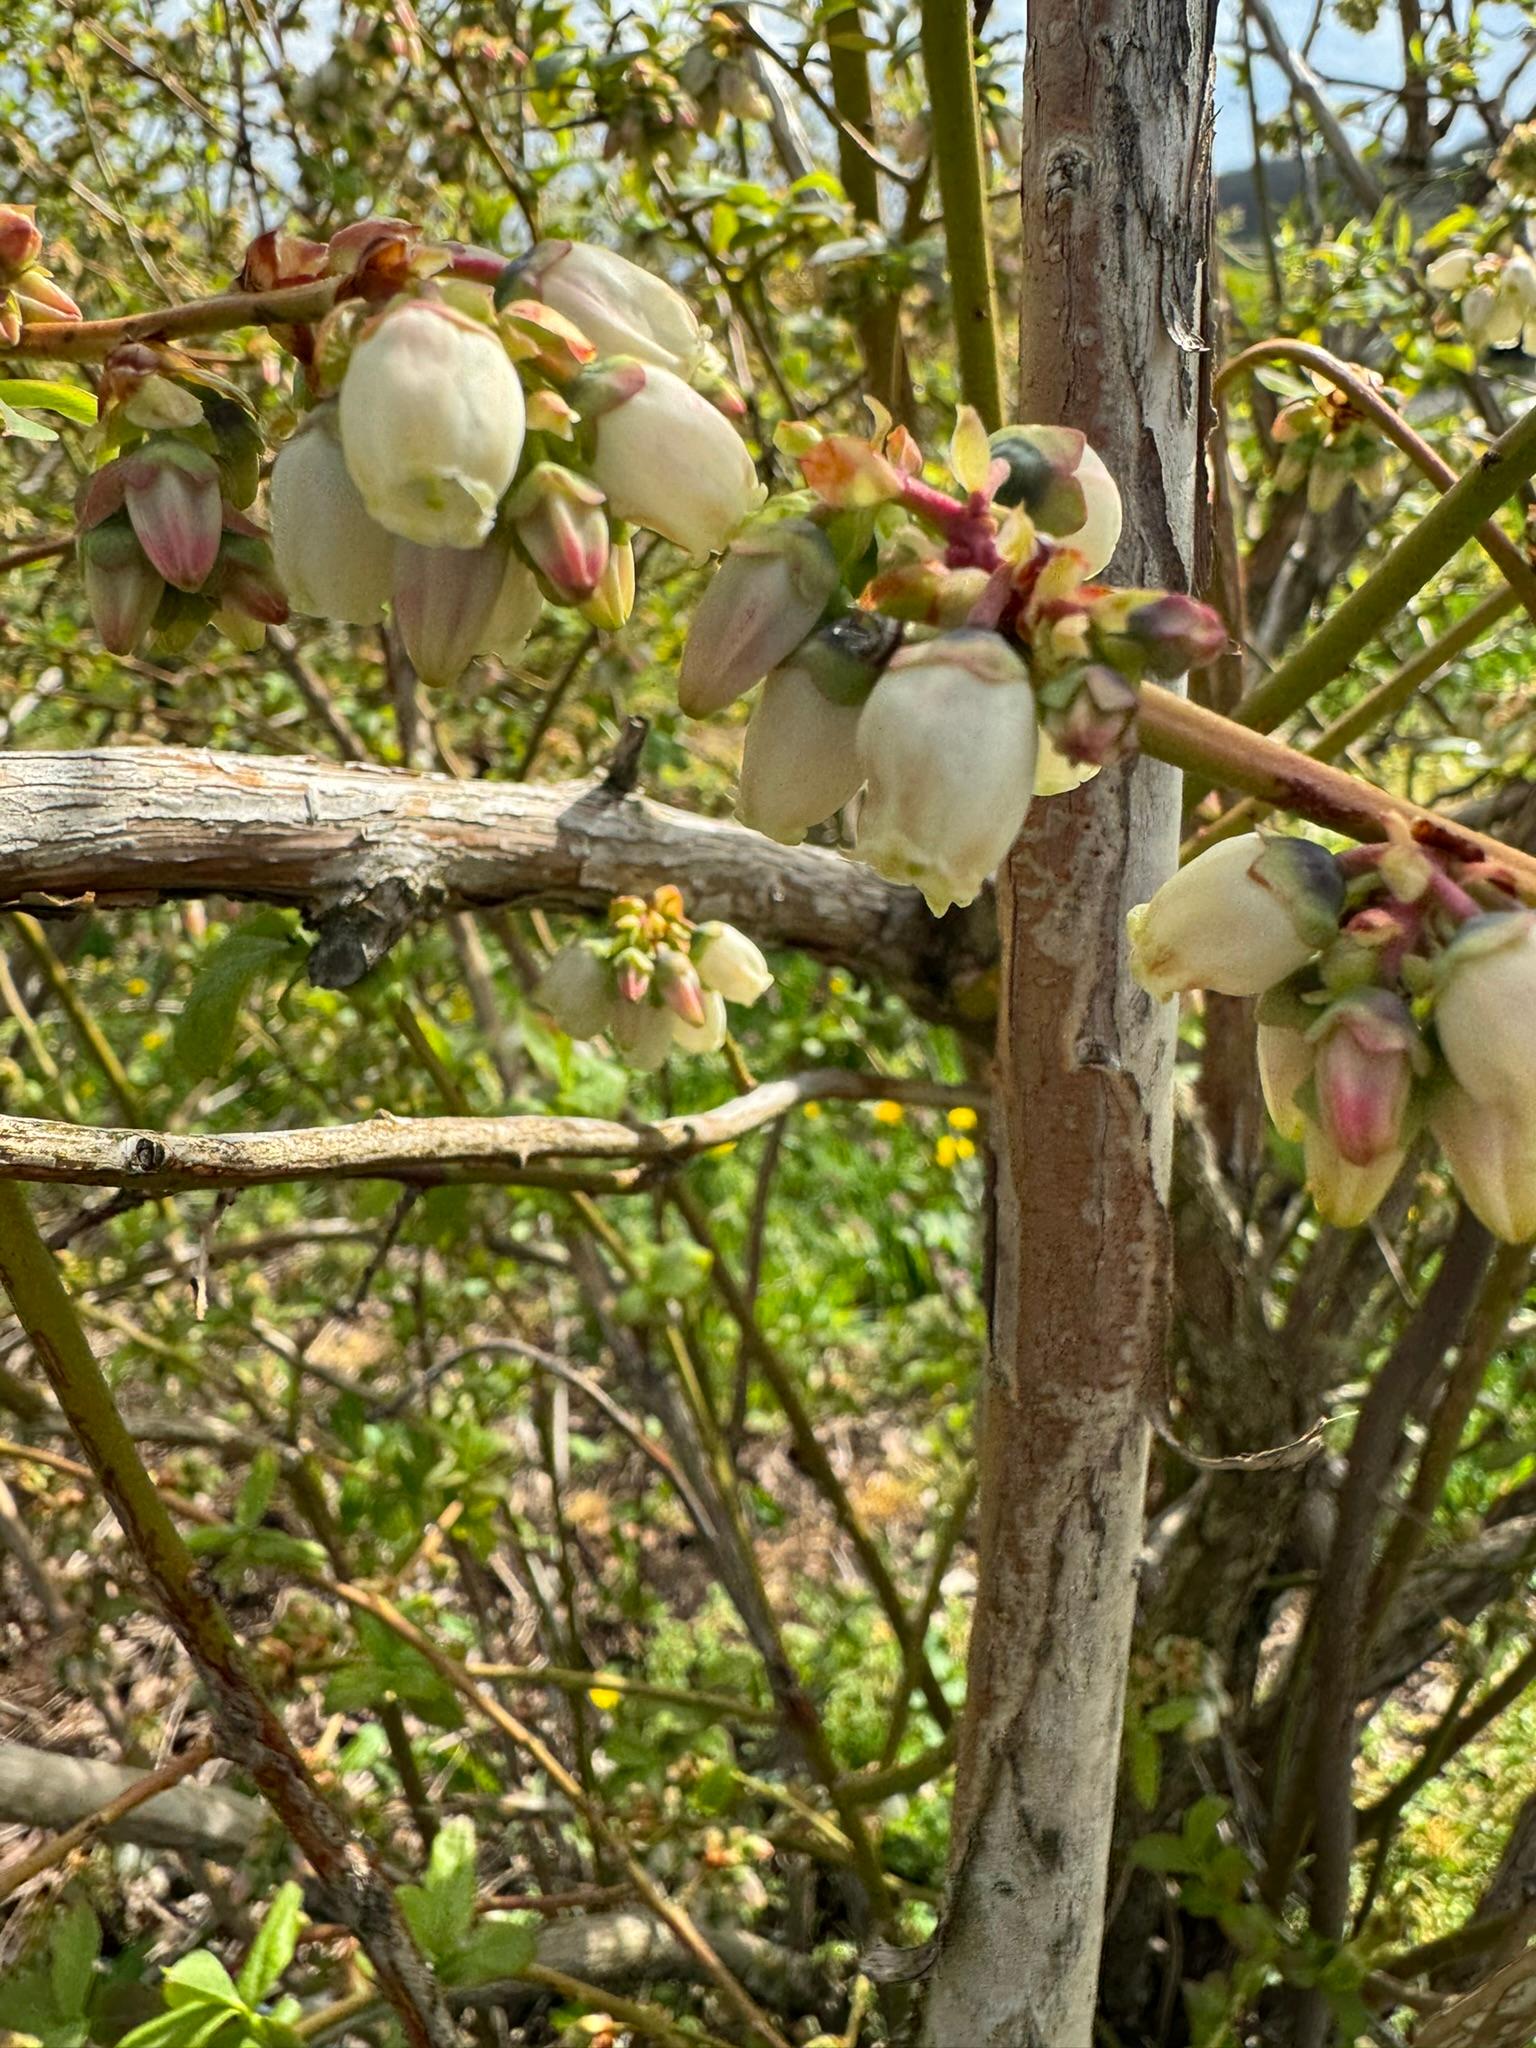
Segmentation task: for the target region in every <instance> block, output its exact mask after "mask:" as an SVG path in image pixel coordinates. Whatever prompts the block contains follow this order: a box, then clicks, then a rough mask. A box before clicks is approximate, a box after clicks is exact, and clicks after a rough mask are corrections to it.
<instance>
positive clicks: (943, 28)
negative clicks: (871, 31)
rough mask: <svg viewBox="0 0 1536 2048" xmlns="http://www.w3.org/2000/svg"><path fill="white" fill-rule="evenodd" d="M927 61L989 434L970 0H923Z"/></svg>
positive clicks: (987, 306) (947, 234)
mask: <svg viewBox="0 0 1536 2048" xmlns="http://www.w3.org/2000/svg"><path fill="white" fill-rule="evenodd" d="M923 68H924V70H925V71H926V73H927V79H928V106H929V118H930V120H931V122H932V124H933V155H934V161H935V162H936V163H937V165H938V168H939V197H940V199H941V201H942V202H943V207H944V242H945V247H946V249H947V250H948V253H949V285H950V295H951V298H952V301H953V306H954V323H955V344H956V347H957V349H958V352H959V357H960V390H961V393H962V395H963V396H964V398H965V401H966V403H967V404H968V405H974V406H975V408H976V410H977V412H979V413H980V414H981V418H982V424H983V425H984V426H985V427H986V428H987V431H988V432H989V433H991V432H993V431H994V430H995V429H996V428H998V427H1000V426H1001V425H1002V424H1003V379H1002V371H1001V368H1000V364H999V357H998V329H997V292H996V287H995V286H994V283H993V277H992V240H991V233H990V229H989V224H988V220H987V173H986V163H985V159H984V157H983V155H982V146H981V107H980V104H979V102H978V100H977V97H976V68H975V60H974V57H973V53H972V49H971V10H970V6H969V0H923ZM1533 466H1536V464H1533Z"/></svg>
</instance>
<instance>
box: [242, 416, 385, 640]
mask: <svg viewBox="0 0 1536 2048" xmlns="http://www.w3.org/2000/svg"><path fill="white" fill-rule="evenodd" d="M270 494H271V495H270V510H271V515H272V551H273V554H274V555H275V557H276V560H277V573H278V575H279V576H280V577H281V579H282V582H283V586H284V588H285V589H286V590H287V592H288V600H289V603H290V604H291V605H292V606H293V609H294V610H295V611H297V612H304V613H306V614H308V615H309V616H311V617H313V618H319V619H335V620H336V621H337V622H338V623H339V624H341V625H348V626H366V625H370V624H371V623H372V622H373V621H374V620H375V619H377V618H379V617H380V616H381V615H382V613H383V610H384V606H385V604H386V603H387V602H388V599H389V586H390V575H391V568H392V563H393V560H394V548H395V539H394V535H393V534H391V533H388V532H386V530H385V529H384V528H383V527H382V526H380V525H379V523H378V521H377V520H375V519H371V518H370V517H369V515H368V509H367V507H366V506H365V505H364V503H363V500H362V496H361V494H360V492H359V491H358V488H357V485H356V484H355V483H353V481H352V473H351V471H350V470H349V469H348V468H347V463H346V457H345V456H344V455H343V454H342V450H341V438H340V430H339V428H338V425H337V421H336V408H335V406H334V405H323V406H318V407H317V408H316V409H315V411H314V412H312V413H311V414H310V415H309V417H308V419H307V420H306V421H305V422H304V424H303V425H302V426H301V427H300V429H299V431H298V432H297V433H296V434H294V435H292V436H291V438H290V439H288V440H286V441H285V442H284V443H283V445H282V447H281V448H279V450H278V451H277V460H276V462H274V463H273V465H272V481H271V485H270Z"/></svg>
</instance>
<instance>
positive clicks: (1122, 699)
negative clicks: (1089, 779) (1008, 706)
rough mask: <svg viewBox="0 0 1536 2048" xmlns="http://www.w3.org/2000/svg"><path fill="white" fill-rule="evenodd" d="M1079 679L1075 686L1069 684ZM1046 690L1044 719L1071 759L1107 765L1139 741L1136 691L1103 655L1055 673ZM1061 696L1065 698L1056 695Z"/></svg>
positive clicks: (1083, 764)
mask: <svg viewBox="0 0 1536 2048" xmlns="http://www.w3.org/2000/svg"><path fill="white" fill-rule="evenodd" d="M1074 683H1075V688H1070V694H1068V693H1067V688H1065V687H1062V686H1063V685H1065V686H1068V687H1070V686H1071V685H1072V684H1074ZM1049 691H1050V693H1051V695H1050V697H1049V698H1048V697H1047V696H1046V695H1045V693H1042V706H1043V707H1045V706H1048V708H1044V711H1043V718H1042V723H1043V725H1044V728H1045V731H1046V732H1048V733H1049V734H1050V737H1051V739H1052V741H1053V743H1054V744H1055V746H1056V747H1057V748H1059V750H1060V751H1061V753H1062V754H1063V755H1064V756H1065V757H1066V759H1067V760H1068V761H1070V762H1072V763H1073V764H1074V765H1076V766H1079V767H1093V768H1103V767H1107V766H1108V764H1109V763H1110V762H1111V761H1119V760H1121V759H1123V757H1124V756H1125V755H1126V754H1128V753H1129V752H1130V751H1131V749H1132V748H1133V747H1134V746H1135V744H1136V712H1137V698H1136V692H1135V691H1134V690H1133V689H1132V688H1131V686H1130V684H1129V683H1128V682H1127V681H1126V680H1125V678H1124V677H1123V676H1122V675H1121V674H1120V673H1119V672H1118V671H1117V670H1115V669H1112V668H1110V667H1109V666H1108V665H1107V664H1106V663H1104V662H1102V661H1091V662H1087V663H1085V664H1084V665H1083V667H1082V668H1081V669H1079V670H1075V671H1069V673H1068V674H1067V675H1066V676H1065V677H1053V678H1052V681H1051V683H1050V685H1049ZM1056 697H1061V698H1063V699H1064V701H1061V702H1057V701H1054V699H1055V698H1056Z"/></svg>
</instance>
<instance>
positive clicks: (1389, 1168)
mask: <svg viewBox="0 0 1536 2048" xmlns="http://www.w3.org/2000/svg"><path fill="white" fill-rule="evenodd" d="M1302 1142H1303V1147H1304V1156H1305V1159H1306V1166H1307V1192H1308V1194H1310V1195H1311V1197H1312V1200H1313V1202H1314V1203H1315V1205H1316V1207H1317V1213H1318V1215H1319V1216H1321V1217H1322V1219H1323V1221H1324V1222H1325V1223H1331V1224H1332V1225H1333V1226H1334V1228H1335V1229H1336V1230H1353V1229H1354V1228H1355V1227H1356V1225H1357V1224H1361V1223H1363V1222H1364V1221H1365V1219H1366V1218H1367V1216H1369V1215H1370V1214H1371V1212H1372V1211H1373V1210H1374V1209H1375V1208H1376V1207H1377V1205H1378V1204H1379V1203H1380V1201H1381V1199H1382V1197H1383V1196H1384V1195H1385V1194H1386V1192H1387V1190H1388V1188H1389V1187H1391V1185H1392V1183H1393V1181H1395V1180H1396V1179H1397V1176H1398V1174H1399V1172H1400V1171H1401V1169H1402V1164H1403V1160H1404V1158H1405V1157H1406V1156H1407V1155H1406V1152H1405V1151H1404V1150H1397V1151H1392V1152H1384V1153H1383V1154H1382V1155H1381V1157H1380V1158H1379V1159H1374V1160H1372V1162H1371V1164H1370V1165H1369V1166H1356V1165H1354V1164H1352V1163H1351V1161H1349V1160H1348V1159H1346V1158H1345V1157H1344V1154H1343V1153H1342V1152H1341V1151H1340V1150H1339V1148H1338V1146H1337V1145H1336V1144H1335V1143H1334V1142H1333V1140H1332V1138H1330V1137H1329V1135H1328V1133H1327V1132H1326V1131H1325V1130H1324V1129H1323V1127H1322V1125H1321V1124H1317V1123H1314V1122H1313V1121H1312V1119H1311V1118H1310V1117H1309V1118H1308V1119H1307V1124H1306V1132H1305V1135H1304V1138H1303V1141H1302Z"/></svg>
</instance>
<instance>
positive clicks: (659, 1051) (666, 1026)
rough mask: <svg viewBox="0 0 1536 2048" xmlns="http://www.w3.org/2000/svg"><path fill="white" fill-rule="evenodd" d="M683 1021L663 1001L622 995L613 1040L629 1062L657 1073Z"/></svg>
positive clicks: (617, 1009) (616, 1015) (642, 1070)
mask: <svg viewBox="0 0 1536 2048" xmlns="http://www.w3.org/2000/svg"><path fill="white" fill-rule="evenodd" d="M680 1021H681V1020H680V1019H679V1018H677V1017H676V1016H674V1015H673V1013H672V1012H671V1011H670V1010H668V1009H665V1008H663V1006H662V1005H661V1004H660V1003H652V1002H648V1001H646V1000H645V999H644V998H641V999H640V1000H638V1001H635V1002H631V1001H628V1000H626V999H621V1000H620V1001H619V1003H618V1004H617V1005H616V1006H615V1009H614V1013H613V1023H612V1026H611V1029H612V1032H613V1042H614V1044H615V1045H616V1046H617V1047H618V1048H619V1050H620V1052H622V1053H623V1055H624V1058H625V1060H626V1062H627V1063H628V1064H629V1065H630V1066H632V1067H638V1068H639V1070H640V1071H641V1073H645V1074H649V1073H654V1072H655V1070H656V1068H657V1067H659V1066H661V1065H662V1064H663V1062H664V1061H665V1059H666V1057H667V1054H668V1053H669V1052H670V1051H671V1050H672V1045H673V1039H674V1035H675V1033H676V1030H677V1026H678V1024H679V1022H680Z"/></svg>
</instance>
